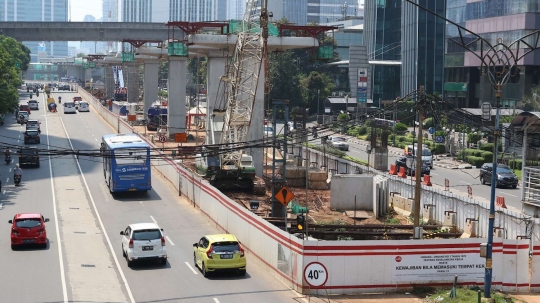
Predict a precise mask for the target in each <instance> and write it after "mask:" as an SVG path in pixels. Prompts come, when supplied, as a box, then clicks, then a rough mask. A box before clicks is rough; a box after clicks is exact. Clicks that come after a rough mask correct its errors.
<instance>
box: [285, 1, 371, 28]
mask: <svg viewBox="0 0 540 303" xmlns="http://www.w3.org/2000/svg"><path fill="white" fill-rule="evenodd" d="M288 1H291V2H295V0H288ZM372 1H373V0H371V1H370V2H372ZM362 15H363V11H362V7H361V6H360V0H348V1H347V0H307V23H308V24H310V23H317V24H321V23H328V22H333V21H337V20H340V19H347V17H359V16H362ZM300 25H305V24H300Z"/></svg>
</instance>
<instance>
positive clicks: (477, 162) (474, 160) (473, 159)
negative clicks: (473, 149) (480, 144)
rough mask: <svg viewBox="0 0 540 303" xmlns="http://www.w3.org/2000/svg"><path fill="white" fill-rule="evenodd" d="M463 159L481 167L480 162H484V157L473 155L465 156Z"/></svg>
mask: <svg viewBox="0 0 540 303" xmlns="http://www.w3.org/2000/svg"><path fill="white" fill-rule="evenodd" d="M465 160H466V161H467V163H469V164H471V165H473V166H475V167H481V166H482V164H484V163H485V161H484V158H482V157H475V156H467V157H466V158H465Z"/></svg>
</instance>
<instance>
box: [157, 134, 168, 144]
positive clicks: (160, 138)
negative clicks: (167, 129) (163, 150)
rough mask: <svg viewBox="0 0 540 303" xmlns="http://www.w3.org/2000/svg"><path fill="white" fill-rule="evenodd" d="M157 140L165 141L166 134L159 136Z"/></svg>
mask: <svg viewBox="0 0 540 303" xmlns="http://www.w3.org/2000/svg"><path fill="white" fill-rule="evenodd" d="M159 142H161V143H165V142H167V136H165V135H161V136H159Z"/></svg>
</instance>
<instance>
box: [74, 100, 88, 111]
mask: <svg viewBox="0 0 540 303" xmlns="http://www.w3.org/2000/svg"><path fill="white" fill-rule="evenodd" d="M77 109H78V110H79V112H89V111H90V104H88V102H86V101H81V102H80V103H79V106H78V108H77Z"/></svg>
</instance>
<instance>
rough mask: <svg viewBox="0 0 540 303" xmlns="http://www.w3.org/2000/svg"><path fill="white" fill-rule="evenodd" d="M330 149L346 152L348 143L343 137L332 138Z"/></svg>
mask: <svg viewBox="0 0 540 303" xmlns="http://www.w3.org/2000/svg"><path fill="white" fill-rule="evenodd" d="M330 144H331V145H332V147H334V148H337V149H340V150H344V151H348V150H349V143H347V141H346V140H345V138H343V137H332V141H331V142H330Z"/></svg>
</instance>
